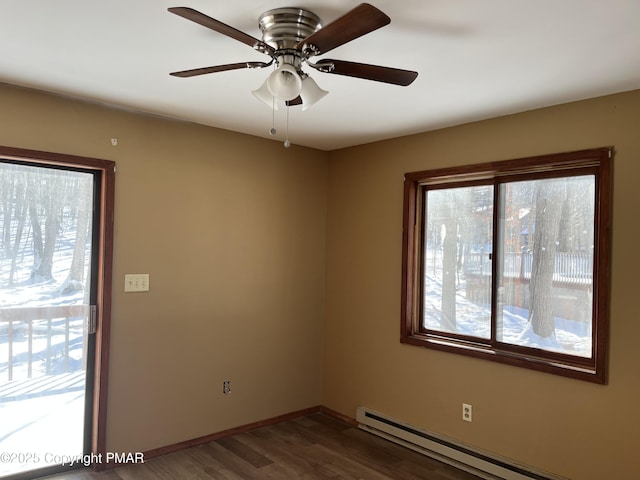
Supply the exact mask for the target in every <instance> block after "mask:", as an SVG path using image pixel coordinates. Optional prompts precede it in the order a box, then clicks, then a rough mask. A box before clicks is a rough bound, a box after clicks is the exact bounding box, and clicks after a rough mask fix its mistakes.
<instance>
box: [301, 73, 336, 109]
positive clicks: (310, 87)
mask: <svg viewBox="0 0 640 480" xmlns="http://www.w3.org/2000/svg"><path fill="white" fill-rule="evenodd" d="M328 93H329V92H327V91H326V90H322V89H321V88H320V87H319V86H318V84H317V83H316V82H315V80H314V79H313V78H311V77H306V78H305V79H304V80H303V81H302V91H301V92H300V98H302V110H306V109H307V108H309V107H310V106H311V105H313V104H315V103H316V102H318V101H319V100H321V99H322V98H324V96H325V95H327V94H328Z"/></svg>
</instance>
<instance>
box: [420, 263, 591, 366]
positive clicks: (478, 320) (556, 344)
mask: <svg viewBox="0 0 640 480" xmlns="http://www.w3.org/2000/svg"><path fill="white" fill-rule="evenodd" d="M464 290H465V288H464V281H461V282H460V283H459V285H458V288H457V291H456V319H455V328H456V330H455V332H456V333H460V334H462V335H470V336H473V337H478V338H485V339H488V338H491V320H490V318H491V309H490V306H489V305H483V304H479V303H476V302H473V301H471V300H469V299H467V298H466V297H465V296H464V294H463V293H462V292H464ZM424 302H425V326H426V327H427V328H429V329H433V330H441V331H450V329H447V328H446V326H443V325H442V323H441V322H442V321H441V318H442V315H441V311H442V282H441V280H440V279H439V278H438V276H437V274H436V275H433V274H430V273H429V274H427V276H426V280H425V293H424ZM555 323H556V326H555V334H554V335H552V336H551V337H549V338H542V337H540V336H539V335H537V334H536V333H534V332H533V329H532V326H531V323H530V322H529V311H528V310H526V309H524V308H518V307H514V306H504V308H503V310H502V329H501V330H500V332H499V333H498V335H499V338H498V339H499V340H500V341H502V342H504V343H509V344H512V345H521V346H526V347H533V348H540V349H544V350H549V351H555V352H560V353H567V354H570V355H577V356H582V357H590V356H591V332H590V331H589V329H588V328H587V325H585V324H584V323H581V322H577V321H573V320H568V319H563V318H559V317H556V319H555ZM500 334H501V335H502V336H501V337H500Z"/></svg>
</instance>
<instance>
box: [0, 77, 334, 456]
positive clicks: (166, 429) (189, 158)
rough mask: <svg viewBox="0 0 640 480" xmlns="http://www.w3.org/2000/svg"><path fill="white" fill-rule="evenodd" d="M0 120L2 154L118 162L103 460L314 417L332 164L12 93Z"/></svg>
mask: <svg viewBox="0 0 640 480" xmlns="http://www.w3.org/2000/svg"><path fill="white" fill-rule="evenodd" d="M0 105H2V118H1V119H0V145H5V146H11V147H19V148H30V149H36V150H45V151H52V152H60V153H67V154H75V155H85V156H91V157H98V158H104V159H109V160H114V161H115V162H116V163H117V173H116V199H115V203H116V211H115V245H114V265H113V274H114V295H113V318H112V337H111V340H112V341H111V362H110V383H109V401H108V428H107V448H108V449H109V450H112V451H140V450H149V449H153V448H157V447H162V446H166V445H170V444H174V443H176V442H180V441H184V440H189V439H192V438H196V437H199V436H202V435H207V434H211V433H214V432H218V431H221V430H224V429H227V428H231V427H236V426H239V425H243V424H247V423H250V422H254V421H258V420H263V419H266V418H271V417H274V416H277V415H281V414H284V413H289V412H292V411H297V410H299V409H303V408H307V407H312V406H316V405H319V404H320V402H321V355H322V353H321V348H322V323H323V305H324V284H325V279H324V268H325V259H324V252H325V218H326V184H327V154H326V153H323V152H318V151H314V150H310V149H304V148H296V147H292V148H291V149H290V150H286V149H284V148H283V147H282V144H281V143H279V142H272V141H268V140H262V139H258V138H254V137H249V136H246V135H240V134H234V133H230V132H227V131H221V130H216V129H212V128H206V127H202V126H197V125H192V124H187V123H180V122H175V121H169V120H163V119H159V118H155V117H151V116H143V115H136V114H132V113H129V112H125V111H121V110H115V109H110V108H105V107H102V106H99V105H93V104H87V103H82V102H77V101H72V100H69V99H66V98H62V97H57V96H50V95H44V94H40V93H37V92H34V91H30V90H25V89H19V88H13V87H7V86H0ZM265 128H267V126H265ZM111 138H117V139H118V146H117V147H113V146H111ZM125 273H149V274H150V286H151V290H150V292H149V293H136V294H131V293H127V294H125V293H124V292H123V288H124V274H125ZM226 379H229V380H231V385H232V394H231V395H229V396H224V395H222V381H223V380H226Z"/></svg>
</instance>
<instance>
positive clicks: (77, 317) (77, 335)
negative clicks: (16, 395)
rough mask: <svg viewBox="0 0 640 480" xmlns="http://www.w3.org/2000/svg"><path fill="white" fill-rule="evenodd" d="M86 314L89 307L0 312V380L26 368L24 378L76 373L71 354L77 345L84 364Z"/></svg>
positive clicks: (3, 309)
mask: <svg viewBox="0 0 640 480" xmlns="http://www.w3.org/2000/svg"><path fill="white" fill-rule="evenodd" d="M88 314H89V305H67V306H52V307H34V308H2V309H0V381H3V380H7V381H11V380H14V376H15V371H16V369H17V368H21V369H22V370H24V367H25V366H26V378H32V377H33V376H39V375H49V374H52V373H68V372H72V371H74V370H76V369H77V368H78V365H77V363H78V359H74V358H73V357H72V353H73V352H72V351H73V350H74V347H75V345H76V344H77V343H78V342H80V343H81V346H80V348H81V349H82V354H81V358H80V361H81V362H82V361H84V358H85V357H86V342H85V341H84V338H85V336H86V333H87V332H86V328H87V316H88ZM59 337H62V338H61V339H60V338H59ZM43 340H44V341H43ZM25 344H26V345H25ZM25 347H26V348H25ZM36 369H38V370H39V371H36ZM22 374H23V375H24V372H22Z"/></svg>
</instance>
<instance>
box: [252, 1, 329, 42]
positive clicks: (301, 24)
mask: <svg viewBox="0 0 640 480" xmlns="http://www.w3.org/2000/svg"><path fill="white" fill-rule="evenodd" d="M258 26H259V27H260V31H261V32H262V41H263V42H265V43H266V44H268V45H270V46H272V47H273V48H275V49H276V50H295V48H296V47H297V45H298V43H299V42H301V41H302V40H304V39H305V38H307V37H308V36H309V35H311V34H312V33H314V32H316V31H318V30H320V29H321V28H322V20H320V17H318V16H317V15H316V14H315V13H313V12H310V11H308V10H304V9H302V8H276V9H273V10H269V11H267V12H265V13H263V14H262V15H260V20H259V22H258Z"/></svg>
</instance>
